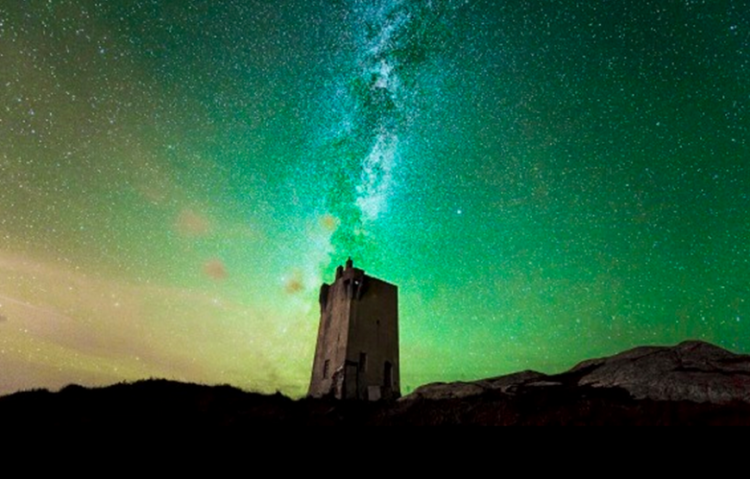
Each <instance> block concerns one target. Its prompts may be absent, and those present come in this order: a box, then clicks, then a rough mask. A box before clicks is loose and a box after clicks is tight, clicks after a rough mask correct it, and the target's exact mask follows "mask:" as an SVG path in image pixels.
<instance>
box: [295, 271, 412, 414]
mask: <svg viewBox="0 0 750 479" xmlns="http://www.w3.org/2000/svg"><path fill="white" fill-rule="evenodd" d="M336 276H337V278H336V281H335V282H334V283H333V284H331V285H326V284H324V285H323V287H322V288H321V295H320V305H321V318H320V326H319V329H318V343H317V347H316V352H315V360H314V363H313V371H312V379H311V382H310V390H309V395H310V396H313V397H323V396H333V397H335V398H337V399H361V400H380V399H392V398H397V397H399V396H400V393H401V382H400V381H401V378H400V372H399V371H400V368H399V366H400V358H399V346H398V344H399V336H398V288H397V287H396V286H394V285H392V284H389V283H386V282H385V281H381V280H379V279H375V278H372V277H369V276H367V275H365V273H364V271H363V270H360V269H357V268H354V267H353V266H352V264H351V262H349V263H347V268H346V269H345V270H343V271H342V270H341V269H339V271H338V272H337V275H336Z"/></svg>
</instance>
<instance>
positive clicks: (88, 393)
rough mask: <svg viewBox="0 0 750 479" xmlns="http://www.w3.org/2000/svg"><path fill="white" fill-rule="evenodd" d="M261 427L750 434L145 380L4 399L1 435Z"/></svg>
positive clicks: (534, 405) (738, 416) (597, 415)
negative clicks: (632, 428) (597, 428)
mask: <svg viewBox="0 0 750 479" xmlns="http://www.w3.org/2000/svg"><path fill="white" fill-rule="evenodd" d="M258 425H274V426H277V425H289V426H298V425H323V426H344V425H347V426H351V425H376V426H406V425H420V426H422V425H430V426H431V425H481V426H549V425H750V404H747V403H744V402H735V403H731V404H726V405H716V404H697V403H692V402H687V401H678V402H675V401H671V402H667V401H653V400H640V401H636V400H633V399H631V397H630V395H629V394H628V393H627V392H626V391H624V390H619V389H592V388H581V387H576V388H568V387H552V388H539V389H538V390H530V391H524V392H522V393H520V394H515V395H507V394H504V393H501V392H499V391H487V392H485V393H484V394H481V395H479V396H474V397H469V398H463V399H440V400H426V399H413V400H406V401H400V402H395V403H382V404H360V403H340V402H335V401H326V400H308V399H305V400H300V401H293V400H291V399H289V398H286V397H284V396H281V395H274V396H264V395H259V394H252V393H246V392H243V391H241V390H238V389H235V388H233V387H229V386H218V387H209V386H199V385H194V384H183V383H175V382H169V381H160V380H152V381H143V382H138V383H134V384H120V385H116V386H112V387H108V388H102V389H85V388H82V387H79V386H70V387H67V388H65V389H63V390H62V391H61V392H59V393H51V392H48V391H31V392H23V393H18V394H14V395H12V396H6V397H2V398H0V427H1V428H3V429H4V430H7V428H8V427H13V428H26V429H27V428H40V429H49V428H61V427H71V426H75V427H79V426H93V427H105V428H133V427H138V428H148V429H160V428H167V427H169V428H171V427H212V428H214V427H215V428H238V429H244V428H248V427H251V426H258Z"/></svg>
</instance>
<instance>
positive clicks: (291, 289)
mask: <svg viewBox="0 0 750 479" xmlns="http://www.w3.org/2000/svg"><path fill="white" fill-rule="evenodd" d="M284 289H285V290H286V292H287V293H289V294H297V293H301V292H302V291H304V290H305V283H304V282H303V281H302V277H301V276H300V275H295V276H294V277H292V278H289V279H288V280H286V282H285V283H284Z"/></svg>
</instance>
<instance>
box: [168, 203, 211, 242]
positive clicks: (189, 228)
mask: <svg viewBox="0 0 750 479" xmlns="http://www.w3.org/2000/svg"><path fill="white" fill-rule="evenodd" d="M175 229H176V230H177V232H178V233H179V234H180V235H182V236H187V237H199V236H206V235H208V234H209V233H210V232H211V222H210V221H209V220H208V218H206V217H205V216H203V215H201V214H199V213H196V212H195V211H193V210H191V209H185V210H182V212H181V213H180V215H179V216H178V217H177V221H176V222H175Z"/></svg>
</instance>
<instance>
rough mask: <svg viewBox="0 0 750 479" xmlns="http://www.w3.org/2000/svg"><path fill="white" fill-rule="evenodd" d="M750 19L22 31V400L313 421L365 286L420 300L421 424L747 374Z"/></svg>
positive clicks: (250, 4) (259, 13) (346, 8)
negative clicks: (86, 400) (538, 400)
mask: <svg viewBox="0 0 750 479" xmlns="http://www.w3.org/2000/svg"><path fill="white" fill-rule="evenodd" d="M499 3H502V5H500V4H499ZM748 12H750V4H748V2H747V1H739V0H726V1H701V0H690V1H666V0H664V1H656V0H645V1H638V2H632V1H631V2H616V1H604V0H586V1H567V0H566V1H564V0H549V1H520V0H510V1H507V2H490V1H486V0H432V1H422V2H419V1H416V0H370V1H365V0H337V1H322V0H282V1H277V2H268V1H260V0H179V1H178V0H134V1H121V0H112V1H101V0H26V1H24V2H19V1H16V0H0V371H2V372H1V373H0V393H9V392H12V391H15V390H18V389H22V388H32V387H52V388H55V387H61V386H63V385H65V384H68V383H71V382H75V383H80V384H85V385H99V384H109V383H112V382H116V381H121V380H135V379H139V378H147V377H167V378H173V379H180V380H188V381H196V382H203V383H210V384H214V383H231V384H233V385H236V386H239V387H243V388H246V389H253V390H260V391H275V390H277V389H278V390H281V391H283V392H285V393H288V394H291V395H300V394H303V393H304V392H305V390H306V387H307V385H308V384H307V383H308V381H309V370H310V367H311V364H312V356H313V352H314V346H315V344H314V342H315V335H316V331H317V320H318V318H317V312H318V309H317V293H318V288H319V286H320V284H321V283H322V282H323V281H324V280H330V279H331V275H332V270H333V268H335V266H336V265H337V264H339V263H342V262H343V261H344V260H345V259H346V257H347V256H349V255H352V256H353V257H354V259H355V261H356V263H357V265H358V266H360V267H362V268H364V269H365V270H367V271H368V273H370V274H372V275H374V276H377V277H380V278H383V279H385V280H387V281H389V282H392V283H395V284H397V285H398V286H399V288H400V300H401V312H400V316H401V336H402V337H401V341H402V342H401V349H402V376H403V384H404V385H405V386H406V390H407V392H408V390H409V389H411V388H414V387H416V386H418V385H420V384H423V383H427V382H431V381H449V380H456V379H476V378H481V377H488V376H496V375H500V374H503V373H509V372H514V371H517V370H522V369H537V370H542V371H548V372H551V371H559V370H562V369H565V368H568V367H570V366H572V365H573V364H574V363H576V362H578V361H580V360H583V359H587V358H589V357H594V356H600V355H606V354H611V353H614V352H618V351H620V350H623V349H626V348H629V347H632V346H637V345H642V344H646V343H648V344H654V343H659V344H663V343H675V342H679V341H681V340H684V339H688V338H695V339H704V340H708V341H712V342H714V343H717V344H719V345H721V346H724V347H728V348H730V349H733V350H736V351H743V352H750V302H748V299H749V297H750V200H749V195H750V162H749V160H750V134H749V133H750V116H749V113H750V14H749V13H748Z"/></svg>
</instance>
